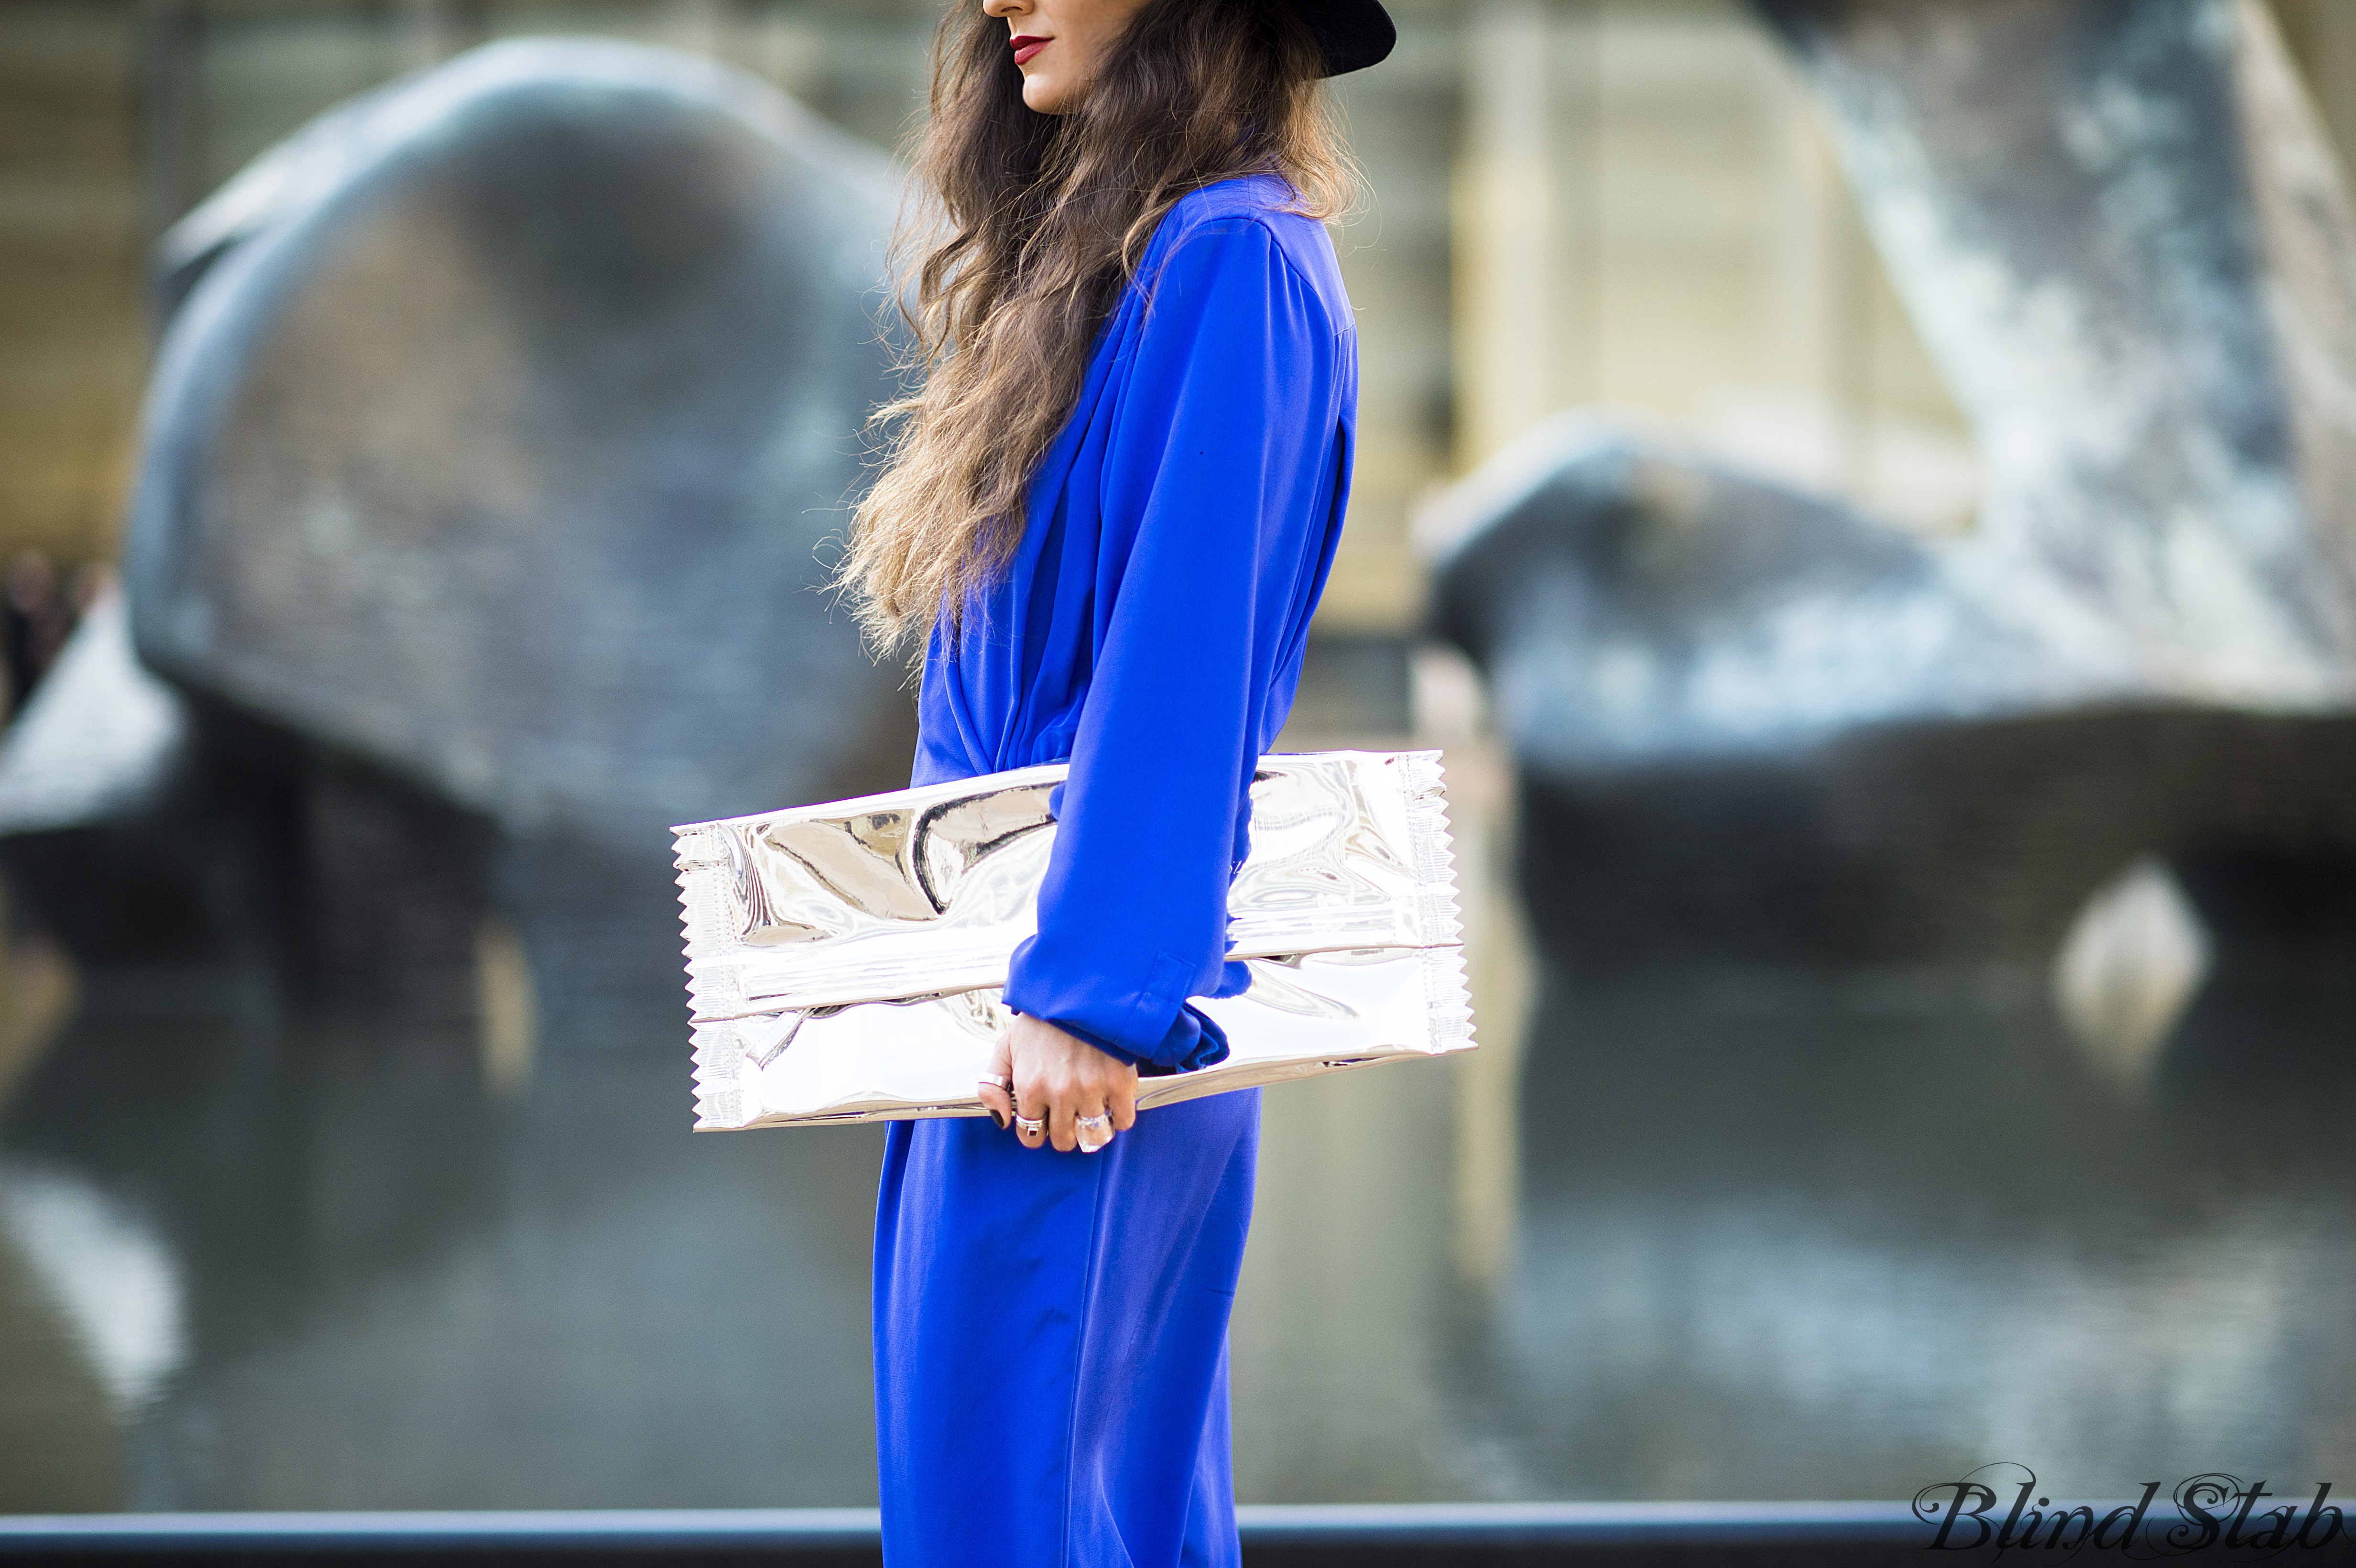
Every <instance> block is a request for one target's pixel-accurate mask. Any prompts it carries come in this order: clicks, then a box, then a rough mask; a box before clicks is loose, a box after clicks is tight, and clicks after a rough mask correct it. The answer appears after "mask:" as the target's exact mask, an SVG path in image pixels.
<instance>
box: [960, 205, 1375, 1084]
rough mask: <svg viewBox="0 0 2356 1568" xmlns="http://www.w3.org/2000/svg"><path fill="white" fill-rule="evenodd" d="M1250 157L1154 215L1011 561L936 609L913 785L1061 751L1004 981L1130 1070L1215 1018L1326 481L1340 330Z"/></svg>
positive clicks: (1323, 561)
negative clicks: (1210, 1000)
mask: <svg viewBox="0 0 2356 1568" xmlns="http://www.w3.org/2000/svg"><path fill="white" fill-rule="evenodd" d="M1289 200H1290V189H1289V187H1286V186H1284V185H1283V183H1282V182H1280V181H1279V180H1276V179H1274V178H1272V177H1258V178H1251V179H1244V180H1232V181H1227V182H1225V183H1223V184H1221V185H1217V186H1213V187H1208V188H1206V189H1205V190H1202V191H1197V192H1194V193H1193V194H1191V195H1189V196H1188V197H1185V198H1184V199H1183V200H1182V201H1181V202H1180V203H1179V204H1178V205H1177V207H1176V208H1173V210H1172V211H1171V213H1170V215H1169V216H1168V217H1167V218H1165V219H1163V220H1162V225H1161V227H1160V229H1158V230H1157V231H1156V233H1155V235H1154V237H1153V240H1152V242H1151V244H1150V245H1149V246H1148V248H1147V251H1146V254H1145V257H1144V259H1143V261H1142V262H1141V265H1140V268H1139V271H1138V276H1137V278H1136V280H1135V281H1134V282H1133V283H1131V284H1130V287H1129V289H1128V290H1127V291H1126V292H1125V293H1124V294H1123V295H1122V297H1121V300H1120V302H1119V305H1118V306H1117V308H1116V309H1115V311H1114V313H1113V315H1112V317H1111V319H1110V320H1109V321H1108V323H1107V325H1106V326H1105V328H1104V331H1103V334H1102V336H1101V337H1100V338H1099V340H1098V345H1097V348H1096V353H1095V357H1094V358H1093V360H1092V362H1091V364H1090V366H1089V369H1088V373H1087V379H1086V381H1085V383H1084V385H1083V388H1082V391H1081V394H1080V397H1079V399H1078V400H1077V403H1076V406H1075V409H1074V412H1073V416H1072V419H1071V421H1070V423H1069V425H1068V426H1067V427H1066V430H1065V431H1064V432H1063V434H1062V436H1061V437H1060V438H1059V439H1058V441H1057V442H1056V443H1055V446H1054V447H1053V448H1052V449H1051V450H1050V451H1049V453H1048V454H1047V457H1046V459H1045V460H1044V462H1043V463H1042V464H1041V468H1040V472H1039V474H1038V475H1037V477H1036V479H1035V481H1034V482H1033V485H1032V488H1031V492H1030V508H1029V514H1028V517H1027V525H1026V528H1025V530H1024V534H1023V543H1022V546H1021V549H1020V550H1019V551H1018V553H1017V555H1016V558H1015V560H1014V562H1013V564H1012V568H1011V569H1010V570H1009V571H1007V572H1006V573H1005V574H1004V576H1003V577H1002V578H1001V580H1000V581H997V582H995V583H993V584H992V585H991V587H990V588H989V589H988V590H987V591H985V592H983V593H981V594H980V596H979V597H978V598H977V599H976V600H975V601H974V603H971V604H970V605H969V607H968V609H967V612H966V613H965V615H964V617H963V618H962V621H961V623H960V624H958V627H957V629H956V630H955V631H954V632H953V631H952V630H951V629H950V626H949V623H948V618H947V617H946V616H945V617H944V618H943V620H942V622H941V624H939V625H938V626H937V628H936V630H935V633H934V635H933V639H932V642H931V644H930V645H929V647H928V649H927V652H926V665H925V674H924V680H923V684H922V687H921V688H920V692H919V697H918V712H919V719H920V724H921V736H922V739H921V741H920V743H919V747H918V752H917V758H916V776H915V782H916V783H918V784H929V783H934V782H937V781H943V780H950V779H959V778H969V777H972V776H974V775H976V774H979V773H994V772H999V771H1001V770H1003V769H1008V768H1017V767H1027V766H1031V765H1033V764H1036V763H1048V762H1056V761H1062V760H1065V759H1066V758H1068V759H1069V761H1070V763H1071V770H1072V771H1071V776H1070V779H1069V781H1068V782H1067V783H1066V784H1065V785H1064V786H1063V787H1062V789H1061V790H1060V791H1059V792H1058V795H1057V805H1056V817H1057V822H1058V827H1057V830H1056V840H1055V853H1054V855H1053V857H1052V859H1051V860H1050V862H1049V865H1048V868H1047V872H1046V876H1045V879H1044V882H1043V883H1042V886H1041V889H1040V895H1039V929H1038V933H1037V934H1036V935H1035V936H1033V937H1032V938H1031V939H1030V940H1029V941H1027V942H1025V943H1024V944H1023V945H1022V946H1021V947H1020V948H1019V949H1018V950H1017V951H1016V953H1015V955H1014V958H1013V962H1012V966H1011V969H1010V972H1009V975H1008V979H1007V986H1006V1000H1007V1003H1008V1005H1009V1006H1011V1007H1012V1008H1015V1009H1016V1010H1018V1011H1020V1012H1023V1013H1028V1014H1031V1015H1033V1016H1034V1017H1037V1018H1042V1019H1048V1020H1050V1021H1051V1022H1054V1023H1056V1024H1058V1025H1061V1026H1062V1027H1064V1028H1066V1029H1070V1030H1071V1031H1072V1032H1074V1033H1076V1034H1077V1035H1079V1036H1081V1037H1082V1038H1084V1039H1086V1040H1090V1041H1091V1042H1093V1043H1095V1044H1097V1045H1098V1046H1100V1047H1102V1048H1103V1049H1105V1050H1107V1051H1111V1052H1113V1053H1114V1054H1116V1055H1119V1056H1120V1057H1122V1058H1123V1059H1124V1060H1127V1061H1133V1062H1136V1063H1138V1064H1139V1065H1140V1066H1141V1068H1154V1067H1158V1068H1162V1069H1173V1070H1191V1069H1194V1068H1197V1067H1203V1066H1207V1065H1209V1064H1210V1063H1212V1062H1214V1061H1219V1060H1220V1059H1222V1058H1223V1057H1224V1056H1225V1055H1226V1039H1225V1037H1224V1036H1222V1035H1221V1034H1220V1033H1219V1031H1218V1030H1217V1029H1216V1028H1215V1026H1212V1025H1211V1024H1210V1022H1209V1020H1208V1019H1205V1017H1204V1016H1203V1014H1202V1013H1201V1012H1200V1011H1199V1010H1198V1009H1196V1008H1193V1007H1191V1006H1190V1005H1189V998H1191V997H1209V996H1217V995H1221V994H1230V993H1229V992H1228V989H1227V988H1229V987H1234V986H1235V984H1236V979H1237V977H1236V976H1232V975H1230V974H1228V973H1227V969H1228V965H1227V962H1226V952H1227V931H1226V925H1227V920H1226V899H1227V887H1228V884H1229V882H1230V881H1231V880H1233V878H1234V874H1235V871H1236V869H1237V867H1239V866H1240V865H1241V864H1242V863H1243V858H1244V855H1245V853H1246V851H1247V850H1248V848H1249V844H1250V794H1249V792H1250V788H1251V779H1252V773H1253V770H1254V768H1255V766H1256V765H1257V763H1258V760H1259V758H1260V756H1261V754H1262V753H1263V752H1265V751H1266V750H1267V749H1268V747H1269V745H1270V744H1271V743H1273V741H1275V738H1276V733H1277V731H1278V730H1279V729H1280V728H1281V727H1282V725H1283V722H1284V717H1285V714H1286V712H1287V711H1288V710H1289V709H1290V707H1291V703H1292V698H1293V694H1294V691H1295V689H1296V688H1297V687H1298V685H1299V681H1300V674H1301V654H1302V651H1303V647H1304V645H1305V642H1306V639H1307V635H1308V628H1309V618H1310V613H1311V612H1312V610H1313V609H1314V608H1315V606H1316V603H1317V598H1318V595H1319V593H1320V592H1322V591H1323V587H1324V583H1325V578H1326V575H1327V573H1328V571H1330V570H1331V568H1332V564H1333V548H1334V544H1335V542H1336V540H1337V539H1339V537H1340V533H1341V522H1342V516H1343V512H1344V507H1345V506H1346V504H1347V501H1348V495H1349V472H1350V458H1351V451H1352V442H1353V428H1354V425H1355V409H1356V398H1357V354H1356V337H1355V325H1354V323H1353V321H1352V318H1351V316H1350V313H1349V305H1348V300H1347V296H1346V294H1345V293H1344V292H1343V288H1342V282H1341V277H1340V272H1339V269H1338V268H1337V267H1336V265H1335V264H1334V260H1333V246H1332V244H1331V243H1330V242H1329V241H1328V240H1327V239H1326V237H1325V235H1324V233H1323V229H1322V228H1321V227H1320V226H1319V225H1318V224H1316V223H1315V222H1313V221H1312V220H1311V219H1306V218H1303V217H1301V216H1300V215H1298V214H1296V213H1291V212H1287V211H1285V210H1283V208H1284V205H1285V203H1287V202H1288V201H1289Z"/></svg>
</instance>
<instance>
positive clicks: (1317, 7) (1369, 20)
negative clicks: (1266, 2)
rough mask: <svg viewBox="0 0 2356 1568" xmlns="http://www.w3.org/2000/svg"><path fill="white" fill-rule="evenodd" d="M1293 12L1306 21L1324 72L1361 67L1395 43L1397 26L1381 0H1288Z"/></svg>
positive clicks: (1332, 73) (1334, 73)
mask: <svg viewBox="0 0 2356 1568" xmlns="http://www.w3.org/2000/svg"><path fill="white" fill-rule="evenodd" d="M1290 5H1291V6H1292V10H1293V13H1294V15H1296V16H1299V17H1300V18H1301V20H1302V21H1304V22H1306V23H1308V24H1309V31H1310V32H1311V34H1312V35H1313V36H1314V37H1316V39H1317V48H1318V49H1319V51H1320V52H1322V53H1323V55H1324V57H1325V74H1326V75H1327V76H1340V75H1341V74H1342V73H1343V72H1344V71H1350V70H1364V69H1366V68H1367V67H1368V66H1370V65H1374V64H1376V63H1378V62H1379V61H1381V60H1382V59H1384V58H1385V57H1386V56H1387V55H1388V54H1389V53H1390V52H1391V49H1392V48H1394V47H1395V46H1396V45H1397V44H1398V27H1395V26H1393V25H1392V22H1391V14H1390V13H1389V12H1388V11H1386V10H1384V9H1383V7H1382V4H1381V0H1290Z"/></svg>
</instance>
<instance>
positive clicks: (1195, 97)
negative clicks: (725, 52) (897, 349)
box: [837, 0, 1357, 650]
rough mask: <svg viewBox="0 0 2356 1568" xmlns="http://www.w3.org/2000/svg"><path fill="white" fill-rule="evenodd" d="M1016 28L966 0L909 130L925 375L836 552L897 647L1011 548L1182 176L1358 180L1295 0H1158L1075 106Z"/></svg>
mask: <svg viewBox="0 0 2356 1568" xmlns="http://www.w3.org/2000/svg"><path fill="white" fill-rule="evenodd" d="M1007 33H1008V29H1007V27H1006V24H1005V23H1004V22H1003V21H1001V20H999V19H997V18H993V17H991V16H988V15H986V14H985V13H984V12H983V11H982V9H981V7H980V5H979V4H977V3H976V0H954V4H953V6H952V9H951V10H950V12H949V14H948V16H944V17H943V18H942V21H941V26H940V29H939V31H938V33H937V35H936V37H935V39H934V48H933V78H932V94H931V114H930V118H929V120H928V122H927V123H926V126H925V128H924V129H923V130H922V131H921V132H920V133H918V135H917V137H916V143H915V145H914V147H913V149H912V162H913V163H914V165H915V168H916V176H917V177H916V181H915V183H914V187H913V191H912V206H911V208H910V210H909V212H908V213H906V214H905V215H904V219H903V223H902V226H901V230H900V235H899V238H898V240H897V241H896V245H897V253H898V255H899V257H900V258H901V260H902V261H903V263H904V267H905V287H904V289H903V291H902V293H901V300H902V305H901V308H902V310H903V312H904V314H905V315H906V317H907V321H908V325H909V327H910V329H911V330H910V334H909V341H910V342H911V343H912V345H913V347H912V348H911V350H910V359H911V363H910V365H909V366H908V369H909V370H910V371H911V373H912V374H913V375H915V376H920V377H921V378H922V380H921V383H920V387H919V389H918V390H917V391H916V393H915V395H913V396H911V397H909V398H907V399H905V400H903V401H900V402H896V403H894V404H891V405H889V406H887V407H886V408H884V409H883V410H881V411H878V413H877V415H876V419H877V421H879V422H880V425H881V428H882V429H883V431H885V432H887V435H886V442H885V444H884V446H883V464H882V471H881V473H880V474H879V475H877V477H876V480H875V483H874V484H873V486H872V487H871V488H870V489H869V490H868V492H867V495H866V496H865V498H864V499H863V500H862V501H861V503H860V505H859V507H858V509H857V511H856V513H855V514H854V515H853V518H852V524H851V548H850V549H849V550H847V551H846V552H845V554H844V557H843V560H842V561H841V566H840V569H839V571H838V573H837V577H838V581H839V582H840V583H841V586H842V587H843V588H845V589H847V590H849V592H850V595H851V601H852V603H853V604H854V605H855V606H856V607H857V610H858V613H859V617H860V621H861V623H862V626H863V627H864V628H865V630H866V632H867V633H868V635H869V636H870V637H871V638H872V639H873V642H874V644H875V645H877V646H878V647H879V648H882V649H884V650H889V649H891V648H894V647H896V646H899V645H903V644H905V642H907V641H909V640H911V639H912V638H916V637H921V636H922V635H923V634H924V632H925V631H926V629H927V628H928V626H929V625H930V624H931V622H932V621H933V619H934V617H935V616H936V615H937V614H938V613H940V612H941V611H942V609H943V608H944V607H946V608H947V610H948V613H949V615H950V616H951V617H952V621H953V622H954V620H955V619H956V618H957V617H958V616H960V615H961V613H962V612H963V610H964V608H965V606H966V603H967V602H968V600H969V598H970V597H971V595H972V594H973V593H974V592H975V591H976V590H978V589H980V588H981V587H983V586H985V585H986V584H987V583H989V582H990V581H991V580H992V579H993V578H995V577H996V576H997V575H998V574H999V573H1000V572H1001V571H1004V569H1005V568H1006V566H1007V563H1008V562H1009V561H1010V560H1012V556H1013V554H1014V549H1015V547H1016V545H1017V544H1018V543H1019V542H1020V541H1021V539H1022V537H1023V492H1024V490H1025V489H1026V488H1027V487H1028V485H1029V483H1030V480H1031V477H1032V475H1033V471H1034V470H1035V469H1036V468H1037V467H1038V464H1039V460H1040V458H1041V457H1042V456H1043V455H1044V453H1045V452H1046V450H1047V448H1048V446H1049V445H1050V444H1052V443H1054V441H1055V436H1056V433H1057V432H1059V431H1060V430H1061V429H1062V428H1063V425H1064V422H1065V421H1066V419H1068V418H1069V417H1070V414H1071V411H1072V406H1073V404H1074V403H1075V402H1076V400H1078V397H1079V391H1080V384H1081V382H1082V380H1083V379H1085V378H1086V375H1087V365H1088V359H1089V357H1090V355H1091V353H1092V352H1093V350H1094V347H1095V343H1096V337H1097V334H1098V330H1099V328H1100V327H1101V326H1102V325H1103V324H1104V321H1105V318H1106V316H1107V315H1108V314H1109V312H1110V311H1111V309H1112V307H1113V305H1114V304H1115V303H1116V302H1117V301H1118V300H1119V295H1120V292H1121V290H1122V288H1123V287H1124V286H1125V285H1126V284H1127V283H1128V282H1129V280H1130V278H1131V277H1132V276H1133V275H1134V274H1135V272H1136V270H1137V266H1138V262H1139V261H1140V259H1141V257H1142V256H1143V254H1144V251H1145V247H1146V244H1147V241H1149V240H1151V238H1152V235H1153V230H1154V227H1155V225H1157V224H1158V223H1160V222H1161V220H1162V216H1163V215H1164V214H1165V213H1167V212H1168V211H1169V210H1170V208H1171V207H1172V205H1173V204H1174V203H1175V202H1176V201H1177V200H1178V198H1179V197H1183V196H1184V195H1185V194H1186V193H1187V192H1188V191H1191V190H1195V189H1198V188H1200V187H1204V186H1206V185H1210V184H1213V183H1215V182H1216V181H1218V180H1222V179H1226V178H1228V177H1230V176H1236V175H1242V174H1252V173H1262V172H1265V173H1273V174H1277V175H1280V176H1283V177H1284V178H1285V179H1286V180H1288V181H1289V182H1290V185H1291V187H1292V190H1293V193H1294V201H1293V203H1292V204H1291V205H1292V206H1293V208H1294V209H1295V210H1297V211H1300V212H1302V213H1305V214H1307V215H1309V216H1311V217H1313V218H1320V219H1324V218H1332V217H1335V216H1337V215H1339V214H1340V213H1341V212H1343V211H1344V209H1345V208H1347V207H1348V205H1349V204H1350V201H1351V200H1352V198H1353V197H1354V195H1355V191H1356V188H1357V176H1356V169H1355V165H1353V164H1352V162H1351V161H1350V157H1349V155H1348V153H1347V152H1346V151H1345V149H1344V145H1343V142H1342V139H1341V135H1340V133H1339V129H1338V126H1337V125H1336V123H1335V118H1334V115H1333V110H1332V107H1331V102H1330V100H1329V98H1328V95H1327V93H1326V91H1325V90H1324V85H1323V82H1322V81H1321V80H1319V79H1320V76H1321V73H1322V69H1323V66H1322V61H1321V59H1320V56H1319V53H1318V48H1317V44H1316V42H1315V40H1314V39H1313V38H1312V37H1311V36H1310V33H1309V30H1308V28H1307V27H1304V26H1303V25H1302V24H1301V21H1300V20H1299V18H1298V17H1296V16H1294V15H1292V9H1291V7H1290V5H1286V4H1284V3H1283V0H1147V4H1146V5H1144V6H1143V8H1141V10H1140V11H1139V12H1138V13H1137V15H1136V16H1134V17H1133V18H1132V19H1131V20H1130V25H1129V27H1128V29H1127V30H1126V31H1125V32H1124V33H1123V35H1122V36H1121V37H1120V39H1119V42H1118V43H1116V44H1115V45H1114V46H1113V47H1112V48H1110V49H1109V50H1108V51H1107V54H1106V57H1105V59H1104V61H1103V63H1102V65H1101V66H1100V67H1099V68H1098V72H1097V75H1096V77H1095V79H1094V80H1093V81H1092V82H1091V84H1090V87H1089V91H1088V92H1087V97H1086V99H1085V101H1084V102H1083V103H1082V104H1081V106H1080V107H1079V108H1078V109H1077V110H1076V111H1075V112H1072V113H1068V114H1041V113H1036V112H1033V111H1032V110H1031V109H1029V108H1027V107H1025V106H1024V104H1023V76H1022V73H1021V72H1020V71H1019V70H1017V69H1015V67H1014V63H1013V59H1012V53H1011V52H1010V51H1009V49H1008V48H1007V46H1006V40H1007Z"/></svg>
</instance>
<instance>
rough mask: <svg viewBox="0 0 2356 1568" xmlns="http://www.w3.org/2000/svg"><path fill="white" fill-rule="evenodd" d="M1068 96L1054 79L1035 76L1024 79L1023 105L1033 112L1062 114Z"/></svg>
mask: <svg viewBox="0 0 2356 1568" xmlns="http://www.w3.org/2000/svg"><path fill="white" fill-rule="evenodd" d="M1065 98H1066V93H1065V92H1064V91H1063V90H1062V89H1061V88H1059V87H1057V86H1056V85H1055V83H1054V82H1052V81H1046V80H1042V79H1040V78H1038V77H1035V76H1029V77H1024V78H1023V107H1024V108H1026V109H1028V110H1030V111H1031V112H1033V114H1061V113H1062V112H1064V99H1065Z"/></svg>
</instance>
